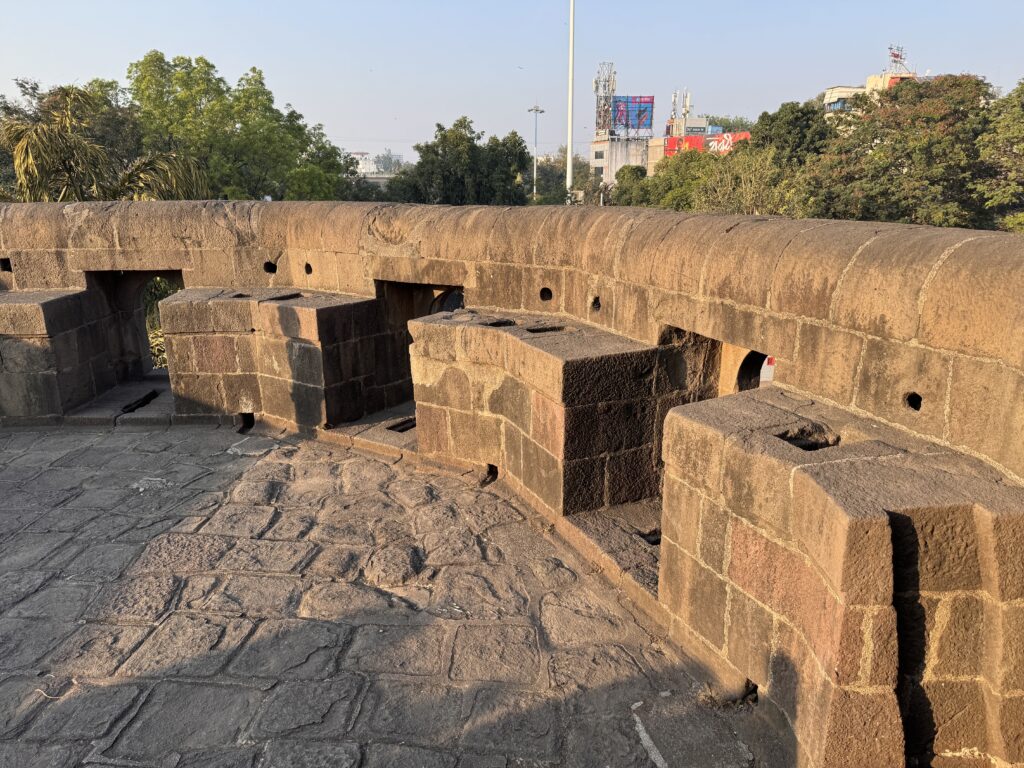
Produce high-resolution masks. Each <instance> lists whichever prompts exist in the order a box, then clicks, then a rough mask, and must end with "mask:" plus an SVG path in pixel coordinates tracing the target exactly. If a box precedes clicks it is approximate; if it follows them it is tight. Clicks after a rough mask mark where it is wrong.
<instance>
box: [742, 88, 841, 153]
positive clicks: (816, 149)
mask: <svg viewBox="0 0 1024 768" xmlns="http://www.w3.org/2000/svg"><path fill="white" fill-rule="evenodd" d="M831 136H832V130H831V127H830V126H829V124H828V122H827V121H826V120H825V112H824V109H823V108H822V105H821V103H820V102H817V101H806V102H804V103H803V104H800V103H798V102H795V101H787V102H786V103H784V104H782V106H780V107H779V108H778V109H777V110H775V111H774V112H762V113H761V116H760V117H759V118H758V119H757V123H756V124H755V125H754V126H753V128H752V129H751V131H750V141H751V142H752V143H753V144H754V146H757V147H771V148H772V149H774V150H775V157H776V159H777V160H778V161H779V162H780V163H782V164H784V165H791V164H792V165H802V164H803V163H804V162H806V161H807V158H808V157H810V156H812V155H817V154H820V153H821V152H822V151H824V149H825V145H826V144H827V143H828V140H829V138H830V137H831Z"/></svg>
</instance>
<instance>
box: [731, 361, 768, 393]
mask: <svg viewBox="0 0 1024 768" xmlns="http://www.w3.org/2000/svg"><path fill="white" fill-rule="evenodd" d="M767 360H768V355H765V354H763V353H761V352H753V351H751V352H748V353H747V355H746V356H745V357H744V358H743V362H741V363H740V367H739V370H738V371H737V372H736V391H737V392H746V391H747V390H748V389H757V388H758V387H759V386H761V369H762V368H763V367H764V364H765V362H766V361H767Z"/></svg>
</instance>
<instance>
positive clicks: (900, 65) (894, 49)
mask: <svg viewBox="0 0 1024 768" xmlns="http://www.w3.org/2000/svg"><path fill="white" fill-rule="evenodd" d="M889 71H890V72H892V73H894V74H908V75H909V74H910V67H908V66H907V54H906V52H905V51H904V50H903V46H902V45H890V46H889Z"/></svg>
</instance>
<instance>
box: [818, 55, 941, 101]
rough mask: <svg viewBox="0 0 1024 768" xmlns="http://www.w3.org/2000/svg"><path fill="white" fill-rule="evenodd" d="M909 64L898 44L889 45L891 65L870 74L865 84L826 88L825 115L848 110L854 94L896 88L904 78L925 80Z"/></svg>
mask: <svg viewBox="0 0 1024 768" xmlns="http://www.w3.org/2000/svg"><path fill="white" fill-rule="evenodd" d="M924 79H926V78H925V77H919V76H918V74H917V72H914V71H912V70H911V69H910V67H908V66H907V59H906V54H904V52H903V48H902V47H900V46H898V45H891V46H889V67H888V69H886V70H885V71H884V72H881V73H879V74H877V75H868V79H867V81H866V82H865V83H864V85H833V86H832V87H831V88H827V89H826V90H825V96H824V104H825V116H826V117H828V116H829V115H834V114H836V113H837V112H847V111H849V110H850V109H851V108H852V107H851V103H850V102H851V100H852V99H853V97H854V96H857V95H859V94H862V93H868V94H870V93H878V92H879V91H887V90H889V89H890V88H895V87H896V86H897V85H899V84H900V83H902V82H903V81H904V80H924Z"/></svg>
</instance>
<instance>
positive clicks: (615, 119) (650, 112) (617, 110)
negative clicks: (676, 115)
mask: <svg viewBox="0 0 1024 768" xmlns="http://www.w3.org/2000/svg"><path fill="white" fill-rule="evenodd" d="M653 127H654V97H653V96H613V97H612V128H617V129H621V130H633V131H641V130H651V129H652V128H653Z"/></svg>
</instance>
